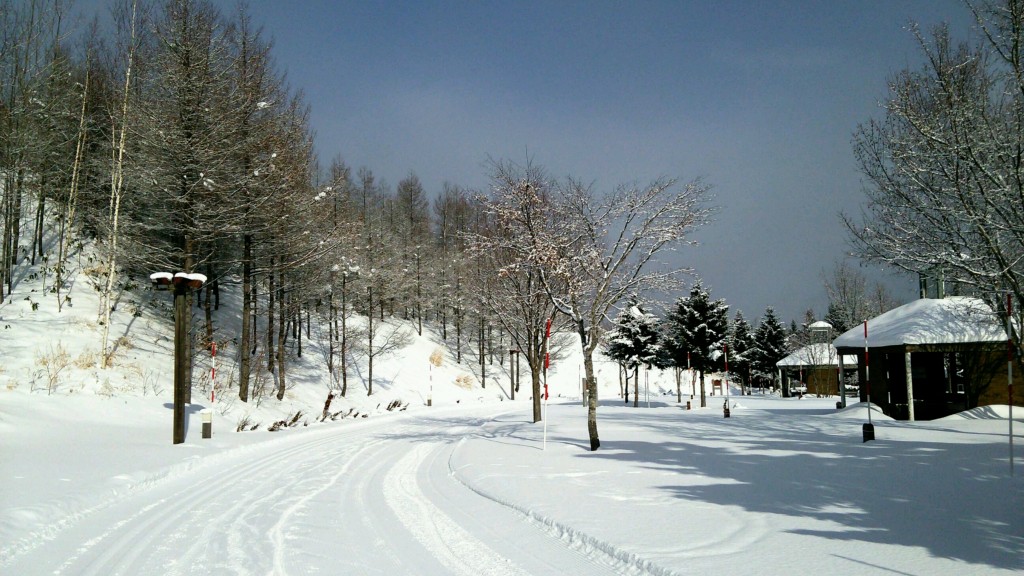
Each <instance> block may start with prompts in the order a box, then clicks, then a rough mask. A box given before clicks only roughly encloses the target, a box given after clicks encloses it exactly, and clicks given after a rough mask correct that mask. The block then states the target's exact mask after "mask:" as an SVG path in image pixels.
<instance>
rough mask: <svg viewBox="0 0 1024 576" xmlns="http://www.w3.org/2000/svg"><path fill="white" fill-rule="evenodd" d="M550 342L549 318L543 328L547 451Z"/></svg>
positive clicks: (545, 438)
mask: <svg viewBox="0 0 1024 576" xmlns="http://www.w3.org/2000/svg"><path fill="white" fill-rule="evenodd" d="M550 340H551V318H548V322H547V326H546V327H545V328H544V446H543V448H542V449H543V450H547V449H548V366H550V365H551V355H550V354H549V353H548V341H550Z"/></svg>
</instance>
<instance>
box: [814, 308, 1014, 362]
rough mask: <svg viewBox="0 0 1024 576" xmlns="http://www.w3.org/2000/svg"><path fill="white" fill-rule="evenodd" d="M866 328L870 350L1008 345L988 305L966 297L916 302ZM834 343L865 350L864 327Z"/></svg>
mask: <svg viewBox="0 0 1024 576" xmlns="http://www.w3.org/2000/svg"><path fill="white" fill-rule="evenodd" d="M867 329H868V339H867V340H868V344H869V345H870V347H871V348H886V347H895V346H903V347H906V346H930V345H943V344H946V345H948V344H979V343H981V344H988V343H997V342H1006V331H1005V330H1004V329H1003V327H1002V325H1001V324H1000V322H999V320H998V318H997V317H996V315H995V314H993V313H992V309H991V308H990V307H989V306H988V304H986V303H985V302H984V301H983V300H981V299H979V298H969V297H965V296H953V297H948V298H921V299H919V300H914V301H913V302H910V303H909V304H904V305H903V306H900V307H898V308H893V309H892V310H890V311H888V312H886V313H884V314H882V315H880V316H876V317H875V318H872V319H870V320H868V326H867ZM832 344H833V345H834V346H835V347H836V348H839V349H844V350H845V349H850V348H864V345H865V343H864V327H863V325H859V326H857V327H855V328H851V329H850V330H847V331H846V332H844V333H843V334H842V335H840V336H839V337H838V338H836V339H835V340H834V341H833V342H832ZM844 362H845V359H844Z"/></svg>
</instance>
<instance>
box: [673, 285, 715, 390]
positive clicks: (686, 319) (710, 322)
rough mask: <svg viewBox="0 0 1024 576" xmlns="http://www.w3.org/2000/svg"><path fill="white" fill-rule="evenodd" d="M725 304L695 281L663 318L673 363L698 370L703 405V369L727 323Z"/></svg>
mask: <svg viewBox="0 0 1024 576" xmlns="http://www.w3.org/2000/svg"><path fill="white" fill-rule="evenodd" d="M728 312H729V306H728V305H727V304H726V303H725V300H721V299H720V300H714V301H712V300H711V295H710V293H709V292H708V291H707V290H705V289H704V287H703V286H702V285H701V283H700V282H698V283H697V284H696V285H695V286H694V287H693V288H692V289H691V290H690V295H689V296H688V297H683V298H680V299H679V300H677V301H676V304H675V307H674V308H673V309H672V310H670V311H669V313H668V316H667V317H666V321H667V322H668V324H669V326H668V329H667V332H668V340H667V341H666V342H665V344H664V345H665V346H666V347H669V348H670V350H671V355H672V357H673V358H674V359H675V361H676V366H680V367H682V366H686V365H687V354H689V357H690V358H689V362H690V366H692V367H693V368H694V369H696V370H699V371H700V405H701V408H704V407H706V406H707V399H706V396H705V394H704V372H705V371H707V370H709V369H711V368H712V367H713V366H714V358H716V357H717V356H718V354H717V353H718V352H719V351H721V350H722V345H723V344H724V343H725V338H726V335H727V330H728V327H729V318H728Z"/></svg>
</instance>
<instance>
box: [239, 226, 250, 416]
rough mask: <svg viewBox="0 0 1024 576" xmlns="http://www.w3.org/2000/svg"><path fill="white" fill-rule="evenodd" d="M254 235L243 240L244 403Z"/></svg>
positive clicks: (241, 383) (241, 393) (241, 374)
mask: <svg viewBox="0 0 1024 576" xmlns="http://www.w3.org/2000/svg"><path fill="white" fill-rule="evenodd" d="M251 290H252V235H251V234H246V235H245V236H244V237H243V238H242V338H241V340H240V341H239V343H238V353H239V354H240V355H241V357H240V358H239V361H238V399H239V400H241V401H242V402H248V401H249V370H250V362H249V361H250V357H251V356H252V354H251V352H250V351H249V347H250V346H251V344H250V334H249V325H250V323H251V320H250V316H249V315H250V314H251V308H252V294H251Z"/></svg>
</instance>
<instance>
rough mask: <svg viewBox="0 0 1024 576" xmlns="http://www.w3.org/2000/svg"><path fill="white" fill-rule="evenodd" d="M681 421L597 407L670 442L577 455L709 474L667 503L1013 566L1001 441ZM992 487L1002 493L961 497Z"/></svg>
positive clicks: (1017, 560)
mask: <svg viewBox="0 0 1024 576" xmlns="http://www.w3.org/2000/svg"><path fill="white" fill-rule="evenodd" d="M682 414H684V415H686V412H685V411H684V412H683V413H682ZM733 414H734V418H735V417H736V413H735V412H733ZM689 416H690V417H687V416H683V417H673V418H668V419H666V418H665V413H664V412H661V413H660V414H654V413H652V414H651V415H650V417H646V415H644V414H637V413H630V414H625V413H622V411H620V412H619V413H618V414H616V413H606V414H604V415H602V420H604V421H609V420H621V421H623V423H628V424H629V425H630V426H633V427H638V426H639V427H649V428H650V429H652V430H658V431H660V432H661V433H662V434H664V435H666V436H669V437H674V438H677V440H675V441H671V442H644V441H616V440H614V439H608V440H603V441H602V447H601V449H600V450H599V451H596V452H585V453H582V454H581V455H580V456H579V457H585V458H602V459H604V458H606V459H610V460H620V461H628V462H634V463H636V464H637V465H638V466H640V467H643V468H649V469H654V470H658V471H659V472H664V471H676V472H678V473H679V474H681V475H682V474H686V475H691V474H699V475H701V476H704V477H707V478H717V479H721V480H722V482H721V483H712V484H704V483H701V484H700V485H693V484H684V483H680V484H667V485H664V486H661V487H660V488H661V489H662V490H664V491H665V492H666V493H667V494H669V495H671V496H673V497H675V498H680V499H685V500H692V501H698V502H711V503H715V504H720V505H723V506H740V507H742V508H744V509H746V510H748V511H751V512H757V513H769V514H780V515H787V516H797V517H809V518H814V519H816V520H821V521H827V522H831V523H834V525H835V528H834V529H828V528H821V529H798V530H793V531H792V533H794V534H806V535H812V536H818V537H821V538H828V539H833V540H840V541H851V542H871V543H878V544H890V545H900V546H909V547H921V548H924V549H927V550H928V551H929V553H930V554H931V555H932V556H935V557H938V558H948V559H952V560H958V561H963V562H968V563H971V564H980V565H987V566H992V567H996V568H1004V569H1010V570H1024V514H1021V513H1020V510H1021V509H1022V504H1024V495H1022V492H1021V490H1020V486H1021V485H1020V483H1019V482H1018V483H1014V482H1013V481H1011V479H1009V478H1008V477H1007V475H1008V472H1009V470H1008V462H1007V453H1006V451H1007V446H1006V440H1005V438H1004V439H1003V440H1002V441H1001V442H1000V441H999V439H998V438H993V441H992V442H989V443H977V440H976V439H974V440H971V441H970V442H964V443H937V442H922V441H906V440H891V439H886V438H885V436H886V433H885V428H887V427H893V428H895V427H898V426H900V424H897V423H889V422H877V423H876V424H875V426H876V429H878V432H877V436H876V437H877V438H878V439H877V440H875V441H873V442H869V443H863V442H862V435H861V422H860V421H858V420H848V421H847V420H839V421H835V420H826V419H820V418H800V417H797V418H794V417H793V413H792V412H788V413H787V415H786V416H785V417H783V416H781V415H779V416H774V415H771V414H761V415H758V417H757V418H744V422H743V426H742V427H741V426H736V425H733V424H732V422H730V419H725V418H722V416H721V415H714V416H712V415H711V414H709V413H706V412H705V413H699V414H691V415H689ZM692 416H698V418H693V417H692ZM740 417H741V418H742V416H740ZM733 421H734V420H733ZM847 422H848V425H847ZM823 424H824V425H823ZM944 432H947V431H944ZM953 433H959V432H956V431H953ZM765 439H770V440H765ZM848 478H863V479H865V480H864V481H863V482H860V483H854V482H851V481H850V480H849V479H848ZM992 492H999V493H1003V494H1005V495H1006V497H1003V498H993V497H991V496H985V497H982V498H974V497H972V495H974V494H982V493H984V494H991V493H992Z"/></svg>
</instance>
